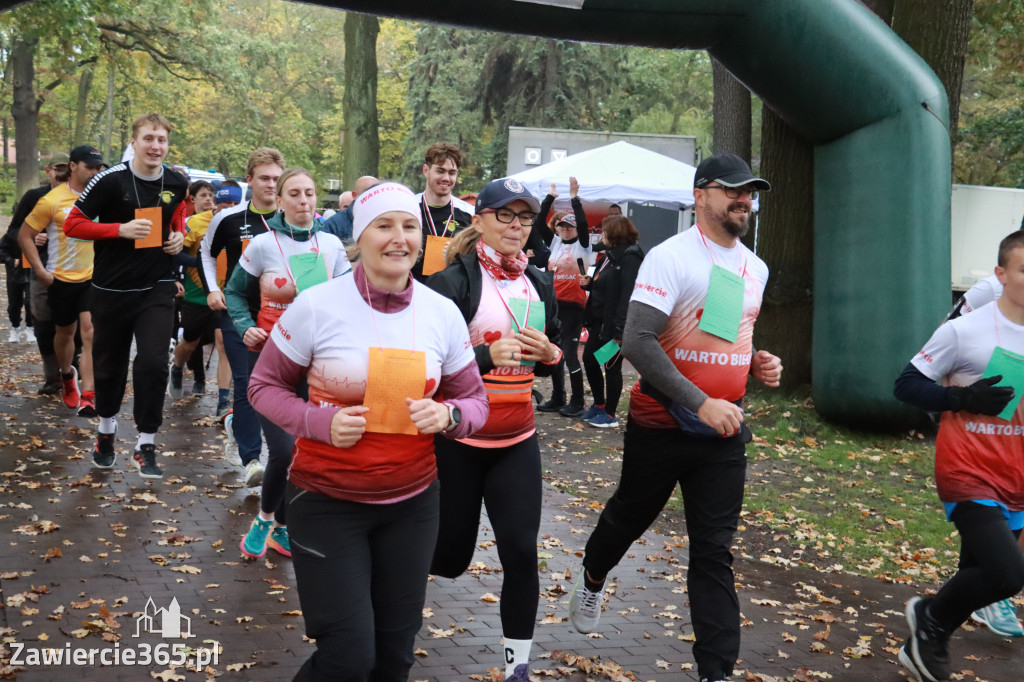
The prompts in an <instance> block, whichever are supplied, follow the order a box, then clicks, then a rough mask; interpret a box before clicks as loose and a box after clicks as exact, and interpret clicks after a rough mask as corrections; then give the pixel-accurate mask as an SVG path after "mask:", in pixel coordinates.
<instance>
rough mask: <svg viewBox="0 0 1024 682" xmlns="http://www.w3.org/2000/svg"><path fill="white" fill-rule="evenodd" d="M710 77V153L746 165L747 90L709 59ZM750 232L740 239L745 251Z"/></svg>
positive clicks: (749, 243)
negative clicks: (732, 157)
mask: <svg viewBox="0 0 1024 682" xmlns="http://www.w3.org/2000/svg"><path fill="white" fill-rule="evenodd" d="M711 67H712V78H713V83H714V85H713V88H714V91H715V95H714V103H713V104H712V141H711V151H712V153H713V154H721V153H724V152H729V153H732V154H736V155H737V156H739V157H741V158H742V159H743V160H744V161H746V162H747V163H748V164H749V163H750V157H751V142H750V137H751V130H750V127H751V122H750V91H749V90H747V89H746V88H745V87H743V84H742V83H740V82H739V81H738V80H736V79H735V78H733V77H732V74H731V73H729V71H728V70H726V68H725V67H724V66H722V65H721V64H719V63H718V60H717V59H714V58H712V60H711ZM755 236H756V235H755V233H754V231H753V230H751V231H750V232H748V233H747V235H746V236H745V237H743V243H744V244H746V246H747V248H749V249H753V248H754V241H755V239H754V238H755Z"/></svg>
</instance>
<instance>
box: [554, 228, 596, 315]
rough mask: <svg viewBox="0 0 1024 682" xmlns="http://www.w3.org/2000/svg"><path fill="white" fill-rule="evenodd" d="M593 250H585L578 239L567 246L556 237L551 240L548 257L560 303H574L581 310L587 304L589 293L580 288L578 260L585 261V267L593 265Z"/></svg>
mask: <svg viewBox="0 0 1024 682" xmlns="http://www.w3.org/2000/svg"><path fill="white" fill-rule="evenodd" d="M592 255H593V249H592V248H591V247H590V246H587V247H586V248H584V247H583V246H582V245H580V240H579V239H577V240H576V241H574V242H573V243H571V244H566V243H565V242H563V241H562V238H561V237H559V236H558V235H555V238H554V239H552V240H551V255H550V256H549V257H548V269H549V270H550V271H551V272H552V273H553V274H554V277H555V298H556V299H558V300H559V301H565V302H568V303H574V304H576V305H578V306H580V307H581V308H582V307H583V306H585V305H586V304H587V292H586V291H584V290H583V289H581V288H580V266H579V263H577V262H576V259H578V258H581V259H583V266H584V267H587V268H589V267H590V265H591V262H590V261H591V260H592V258H591V257H592Z"/></svg>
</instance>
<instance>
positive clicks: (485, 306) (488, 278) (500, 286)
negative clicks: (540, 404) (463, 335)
mask: <svg viewBox="0 0 1024 682" xmlns="http://www.w3.org/2000/svg"><path fill="white" fill-rule="evenodd" d="M480 271H481V277H482V282H481V287H480V307H479V308H477V311H476V315H475V316H474V317H473V319H472V320H470V322H469V340H470V342H471V343H472V344H473V346H474V347H475V346H480V345H488V346H489V345H491V344H492V343H494V342H495V341H497V340H499V339H502V338H508V337H510V336H514V335H515V333H516V328H515V325H514V324H513V323H512V312H515V314H516V315H517V316H518V318H517V320H518V322H519V324H521V325H523V326H524V327H525V326H526V319H524V318H525V317H526V313H525V309H524V311H523V312H520V311H518V310H516V308H515V307H514V305H513V304H512V303H511V301H512V299H516V298H518V299H523V300H529V301H530V308H531V309H535V308H536V307H538V306H539V307H541V308H543V307H544V302H543V301H541V300H540V296H539V295H538V294H537V290H536V289H534V287H533V284H531V283H530V280H529V279H528V278H527V277H526V276H525V275H521V276H520V277H519V278H518V279H513V280H509V279H502V280H496V279H495V278H494V277H493V276H492V275H490V274H489V273H488V272H487V271H486V270H484V269H483V267H480ZM506 304H507V306H508V307H506ZM534 314H536V313H534ZM544 319H545V320H546V319H547V317H546V316H545V318H544ZM541 331H543V330H541ZM533 379H534V376H533V367H532V366H520V367H495V368H494V369H492V370H491V371H490V372H488V373H487V374H484V375H483V380H484V388H486V389H487V402H488V403H489V404H490V408H491V413H490V416H489V417H488V418H487V423H486V424H485V425H484V427H483V428H482V429H480V430H479V431H477V432H476V433H474V434H473V435H472V436H471V437H469V438H462V439H460V442H462V443H466V444H467V445H473V446H475V447H480V448H500V447H505V446H508V445H515V444H516V443H519V442H522V441H524V440H526V439H527V438H529V437H530V436H532V435H533V434H534V432H535V431H536V430H537V427H536V423H535V422H534V419H533V402H532V401H533Z"/></svg>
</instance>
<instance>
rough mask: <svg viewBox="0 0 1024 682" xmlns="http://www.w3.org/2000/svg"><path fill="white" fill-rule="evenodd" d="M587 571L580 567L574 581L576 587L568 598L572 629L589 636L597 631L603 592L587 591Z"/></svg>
mask: <svg viewBox="0 0 1024 682" xmlns="http://www.w3.org/2000/svg"><path fill="white" fill-rule="evenodd" d="M586 574H587V569H585V568H583V567H582V566H581V567H580V577H579V578H578V579H577V580H576V587H574V588H573V590H572V596H570V597H569V621H570V622H571V623H572V625H573V627H574V628H576V629H577V630H579V631H580V632H582V633H583V634H585V635H586V634H589V633H591V632H593V631H594V630H596V629H597V623H598V621H600V620H601V601H602V597H603V596H604V590H603V589H602V590H599V591H597V592H591V591H590V590H588V589H587V584H586V579H585V578H584V576H586Z"/></svg>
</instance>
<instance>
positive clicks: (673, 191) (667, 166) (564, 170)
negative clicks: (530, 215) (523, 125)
mask: <svg viewBox="0 0 1024 682" xmlns="http://www.w3.org/2000/svg"><path fill="white" fill-rule="evenodd" d="M696 171H697V169H696V168H694V167H693V166H691V165H689V164H686V163H683V162H682V161H676V160H675V159H672V158H669V157H667V156H664V155H662V154H658V153H657V152H652V151H650V150H649V149H644V148H643V147H637V146H636V145H633V144H630V143H628V142H621V141H620V142H613V143H612V144H609V145H605V146H604V147H597V148H596V149H588V150H587V151H584V152H579V153H578V154H573V155H572V156H567V157H565V158H564V159H561V160H559V161H552V162H551V163H546V164H544V165H543V166H537V167H536V168H531V169H529V170H525V171H521V172H519V173H515V174H514V175H512V176H511V177H513V178H515V179H516V180H518V181H519V182H521V183H523V185H525V186H526V188H527V189H529V190H530V191H531V192H532V193H533V194H534V196H536V197H537V198H542V197H544V196H546V195H547V193H548V190H549V189H550V185H551V183H555V186H556V190H557V192H558V194H559V200H560V201H561V200H562V199H565V200H568V197H569V177H570V176H573V177H575V178H576V179H577V180H578V181H579V183H580V190H579V197H580V199H581V200H583V201H584V202H587V201H590V202H597V201H609V202H613V203H621V202H626V201H628V202H635V203H648V204H654V205H656V206H660V207H662V208H668V209H678V208H680V207H681V206H692V205H693V176H694V173H696Z"/></svg>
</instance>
